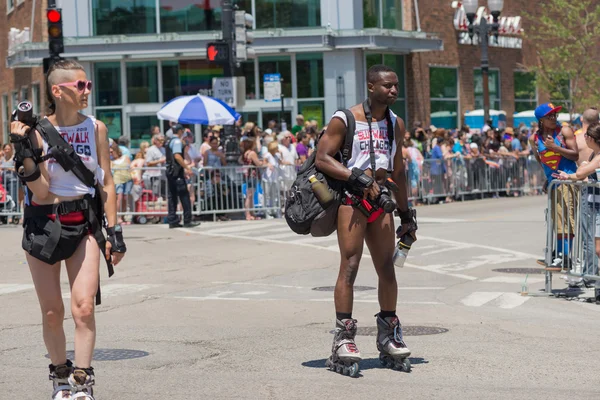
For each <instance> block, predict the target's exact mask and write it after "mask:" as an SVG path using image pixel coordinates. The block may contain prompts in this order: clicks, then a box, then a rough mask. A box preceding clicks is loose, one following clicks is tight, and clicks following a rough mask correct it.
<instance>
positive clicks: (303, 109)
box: [288, 101, 325, 129]
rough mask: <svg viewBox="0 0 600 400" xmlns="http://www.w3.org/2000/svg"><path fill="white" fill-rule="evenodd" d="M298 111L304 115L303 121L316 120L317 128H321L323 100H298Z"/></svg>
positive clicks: (322, 122) (323, 123)
mask: <svg viewBox="0 0 600 400" xmlns="http://www.w3.org/2000/svg"><path fill="white" fill-rule="evenodd" d="M298 111H300V114H302V115H303V116H304V121H311V120H313V119H314V120H316V121H317V122H318V125H319V129H321V128H322V127H323V125H325V102H324V101H299V102H298ZM294 124H295V122H294ZM294 124H292V125H294ZM288 129H289V127H288Z"/></svg>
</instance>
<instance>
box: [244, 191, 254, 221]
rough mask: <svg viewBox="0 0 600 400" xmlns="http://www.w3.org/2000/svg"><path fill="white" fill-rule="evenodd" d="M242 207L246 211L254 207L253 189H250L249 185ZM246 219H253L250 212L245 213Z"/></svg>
mask: <svg viewBox="0 0 600 400" xmlns="http://www.w3.org/2000/svg"><path fill="white" fill-rule="evenodd" d="M244 205H245V206H246V210H250V209H251V208H253V206H254V188H250V187H249V185H248V187H247V188H246V200H245V201H244ZM246 219H247V220H251V219H254V217H253V216H252V214H251V213H250V211H246Z"/></svg>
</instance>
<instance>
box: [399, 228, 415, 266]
mask: <svg viewBox="0 0 600 400" xmlns="http://www.w3.org/2000/svg"><path fill="white" fill-rule="evenodd" d="M414 242H415V239H414V238H413V236H412V235H411V234H410V233H405V234H404V235H403V236H402V237H401V238H400V240H398V244H397V245H396V251H395V252H394V265H395V266H396V267H398V268H402V267H404V262H405V261H406V257H408V251H409V250H410V248H411V246H412V244H413V243H414Z"/></svg>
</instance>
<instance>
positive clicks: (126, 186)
mask: <svg viewBox="0 0 600 400" xmlns="http://www.w3.org/2000/svg"><path fill="white" fill-rule="evenodd" d="M132 188H133V180H131V181H127V182H125V183H119V184H118V185H115V190H116V191H117V194H129V193H131V189H132Z"/></svg>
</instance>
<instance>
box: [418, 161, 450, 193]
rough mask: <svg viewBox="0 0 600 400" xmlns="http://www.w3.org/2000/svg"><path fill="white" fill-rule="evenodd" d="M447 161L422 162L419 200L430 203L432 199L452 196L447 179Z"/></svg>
mask: <svg viewBox="0 0 600 400" xmlns="http://www.w3.org/2000/svg"><path fill="white" fill-rule="evenodd" d="M448 167H449V162H448V160H437V159H436V160H433V159H429V160H423V170H422V174H421V199H422V200H424V201H431V200H433V199H434V198H439V197H444V198H445V197H448V196H452V195H453V193H452V192H450V185H449V179H448V171H450V168H448Z"/></svg>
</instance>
